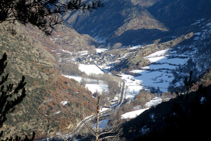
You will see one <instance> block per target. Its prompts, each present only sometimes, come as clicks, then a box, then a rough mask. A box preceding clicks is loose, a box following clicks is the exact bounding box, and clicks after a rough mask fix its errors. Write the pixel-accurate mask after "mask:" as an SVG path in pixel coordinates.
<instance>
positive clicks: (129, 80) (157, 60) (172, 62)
mask: <svg viewBox="0 0 211 141" xmlns="http://www.w3.org/2000/svg"><path fill="white" fill-rule="evenodd" d="M190 54H191V52H190ZM189 56H190V55H189V54H179V55H177V54H176V53H175V52H174V51H172V52H171V49H166V50H161V51H157V52H155V53H152V54H150V55H148V56H146V57H145V59H148V60H149V61H150V62H151V64H150V65H149V66H145V67H143V68H142V69H141V70H132V71H131V72H132V73H136V74H138V75H139V76H136V77H134V76H132V75H126V74H121V76H122V79H123V80H125V82H126V86H127V91H126V92H127V95H126V98H133V97H134V96H135V95H136V94H137V93H138V92H139V91H140V90H141V89H151V88H152V87H153V88H155V89H157V90H160V91H161V92H166V91H168V87H169V85H170V82H172V80H173V79H174V76H173V74H172V71H173V70H175V69H176V68H177V67H179V66H182V65H184V64H185V63H186V62H187V61H188V60H189Z"/></svg>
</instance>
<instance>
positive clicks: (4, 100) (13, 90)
mask: <svg viewBox="0 0 211 141" xmlns="http://www.w3.org/2000/svg"><path fill="white" fill-rule="evenodd" d="M6 60H7V55H6V53H5V54H4V55H3V57H2V58H1V59H0V129H1V128H2V126H3V123H4V122H5V121H6V120H7V114H8V113H11V112H13V111H14V110H15V106H16V105H18V104H19V103H21V102H22V101H23V99H24V97H25V96H26V90H25V85H26V82H25V77H24V76H23V77H22V79H21V81H20V82H19V83H18V84H17V86H15V85H14V84H11V83H10V84H9V83H8V82H7V80H8V76H9V74H5V68H6V66H7V62H6ZM0 131H1V130H0ZM34 135H35V133H33V136H32V138H31V139H30V138H28V136H26V137H25V138H24V139H22V138H21V137H18V136H16V138H15V139H12V138H10V139H9V138H7V139H6V140H33V138H34ZM2 136H3V131H1V132H0V140H2V139H1V138H2Z"/></svg>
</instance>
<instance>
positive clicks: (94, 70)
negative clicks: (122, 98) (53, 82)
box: [78, 64, 104, 75]
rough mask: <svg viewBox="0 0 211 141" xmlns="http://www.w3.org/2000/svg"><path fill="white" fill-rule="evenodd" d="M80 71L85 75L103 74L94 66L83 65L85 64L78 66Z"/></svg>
mask: <svg viewBox="0 0 211 141" xmlns="http://www.w3.org/2000/svg"><path fill="white" fill-rule="evenodd" d="M78 68H79V69H80V71H82V72H85V73H86V74H87V75H91V74H97V75H98V74H104V72H103V71H101V70H100V69H99V68H98V67H97V66H96V65H85V64H79V67H78Z"/></svg>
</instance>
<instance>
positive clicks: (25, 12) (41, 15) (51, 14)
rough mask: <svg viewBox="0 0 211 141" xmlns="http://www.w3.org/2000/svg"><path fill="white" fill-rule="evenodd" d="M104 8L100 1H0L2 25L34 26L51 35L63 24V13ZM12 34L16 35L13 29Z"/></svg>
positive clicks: (0, 21)
mask: <svg viewBox="0 0 211 141" xmlns="http://www.w3.org/2000/svg"><path fill="white" fill-rule="evenodd" d="M103 6H104V5H103V3H102V2H101V1H100V0H95V1H92V2H90V3H85V2H82V1H81V0H68V1H67V2H66V3H61V2H59V0H0V23H2V22H8V23H10V24H12V25H14V24H15V22H16V21H18V22H20V23H22V24H24V25H26V24H32V25H34V26H36V27H38V28H39V29H40V30H42V31H44V32H45V34H46V35H51V33H52V31H54V30H55V25H57V24H60V23H61V21H62V20H61V15H62V14H63V13H66V12H68V11H73V10H79V9H82V10H83V11H91V10H93V9H97V8H99V7H103ZM12 33H14V34H15V32H14V30H13V28H12Z"/></svg>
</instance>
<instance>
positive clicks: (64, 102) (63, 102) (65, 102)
mask: <svg viewBox="0 0 211 141" xmlns="http://www.w3.org/2000/svg"><path fill="white" fill-rule="evenodd" d="M67 103H69V101H62V102H61V104H62V105H63V106H65V105H66V104H67Z"/></svg>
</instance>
